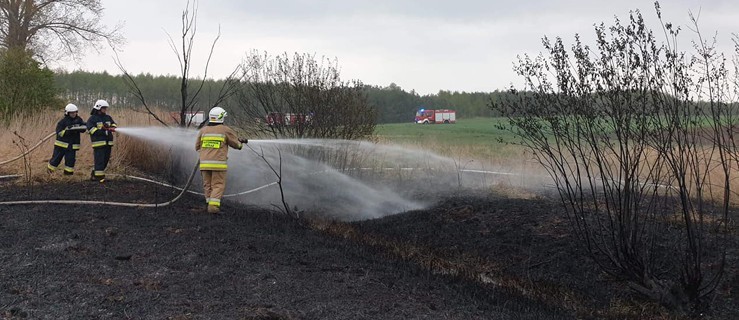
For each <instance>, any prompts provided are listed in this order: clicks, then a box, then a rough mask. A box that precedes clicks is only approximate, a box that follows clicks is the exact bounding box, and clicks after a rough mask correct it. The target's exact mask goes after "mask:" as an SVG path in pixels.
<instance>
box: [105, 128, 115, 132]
mask: <svg viewBox="0 0 739 320" xmlns="http://www.w3.org/2000/svg"><path fill="white" fill-rule="evenodd" d="M105 130H108V131H110V132H115V127H107V128H105Z"/></svg>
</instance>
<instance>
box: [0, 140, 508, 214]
mask: <svg viewBox="0 0 739 320" xmlns="http://www.w3.org/2000/svg"><path fill="white" fill-rule="evenodd" d="M116 131H117V132H119V133H121V134H125V135H127V136H130V137H132V138H136V139H140V140H145V141H147V142H148V143H152V144H157V145H160V146H165V147H168V148H169V149H170V152H171V155H173V156H175V159H176V160H177V161H179V163H180V167H186V168H189V167H190V165H191V164H192V163H194V162H197V159H198V155H197V152H196V151H195V149H194V143H193V142H194V141H195V139H196V135H197V131H195V130H192V129H184V128H164V127H139V128H136V127H126V128H118V129H117V130H116ZM53 136H54V134H53V133H52V134H50V135H49V136H47V137H45V138H44V140H42V141H40V142H39V143H37V144H36V145H34V147H33V148H31V149H29V150H28V151H27V152H26V153H29V152H31V151H33V150H34V149H36V148H38V147H39V146H40V145H41V144H42V143H43V142H44V141H46V140H48V139H49V138H51V137H53ZM247 146H248V147H249V148H248V150H247V149H246V148H245V149H244V150H242V151H237V150H232V151H231V152H229V170H228V176H229V177H228V179H227V181H228V182H227V188H228V189H230V190H231V192H230V193H227V194H226V195H224V198H233V199H235V200H236V201H239V202H243V203H248V204H252V205H257V206H262V207H270V206H275V205H276V204H277V203H280V202H279V196H286V199H287V202H288V203H289V205H290V206H291V207H298V208H300V209H301V210H311V211H314V212H320V213H324V214H326V215H328V216H331V217H334V218H337V219H341V220H359V219H368V218H378V217H382V216H385V215H389V214H394V213H398V212H404V211H408V210H415V209H422V208H425V207H427V206H428V205H430V204H431V203H429V202H428V201H417V200H410V199H408V198H407V197H406V196H411V197H413V196H414V195H413V194H410V193H412V192H414V190H415V192H417V193H420V194H424V195H426V194H430V193H431V194H433V193H439V192H440V190H442V193H443V190H452V189H454V188H456V186H457V185H458V184H459V186H458V187H461V186H462V183H461V176H460V174H461V173H467V174H477V175H480V174H482V175H487V174H493V175H500V176H506V175H510V176H514V175H516V176H517V175H519V174H517V173H513V172H509V171H491V170H477V169H466V168H459V165H458V164H457V163H456V162H455V161H454V160H452V159H450V158H446V157H442V156H440V155H437V154H435V153H433V152H428V151H423V150H416V149H409V148H406V147H401V146H396V145H379V144H375V143H371V142H367V141H349V140H335V139H254V140H249V144H248V145H247ZM23 155H25V154H23ZM23 155H20V156H18V157H16V158H14V159H11V160H8V161H3V162H1V163H0V164H5V163H9V162H12V161H14V160H17V159H19V158H21V157H22V156H23ZM261 156H263V159H260V157H261ZM331 162H335V163H334V165H333V166H332V165H331ZM368 162H369V164H370V166H367V164H368ZM277 163H279V164H280V165H281V166H282V169H281V170H282V172H281V180H282V186H281V187H283V188H284V194H280V193H281V192H280V191H277V190H276V189H271V187H274V186H277V185H278V182H276V181H275V179H276V178H277V177H276V176H275V174H274V173H273V172H272V171H271V170H269V168H268V167H269V165H270V164H277ZM195 172H197V166H196V167H195V168H194V169H193V171H192V172H191V173H190V175H189V177H188V179H187V183H186V185H185V186H184V187H176V186H173V185H170V184H166V183H162V182H158V181H155V180H151V179H147V178H141V177H135V176H126V175H119V176H122V177H124V178H129V179H134V180H140V181H146V182H149V183H155V184H159V185H163V186H167V187H172V188H175V189H178V190H180V191H181V192H180V194H178V195H177V197H176V198H174V199H172V200H170V201H168V202H164V203H159V204H140V203H137V204H127V203H117V202H97V201H73V200H48V201H47V200H39V201H14V202H5V203H3V202H0V205H3V204H7V205H11V204H39V203H44V204H50V203H51V204H108V205H121V206H131V207H159V206H165V205H169V204H171V203H173V202H174V201H177V200H178V199H179V198H180V197H181V196H182V195H183V194H184V193H185V192H188V193H191V194H196V195H203V193H201V192H196V191H192V190H188V189H189V187H190V186H191V184H192V183H193V182H194V181H196V180H198V179H199V176H198V175H196V174H195ZM389 173H390V174H391V176H387V175H388V174H389ZM350 174H351V175H353V176H355V177H352V176H350ZM359 178H362V179H364V180H365V181H363V180H360V179H359ZM367 178H370V180H372V179H375V180H377V181H375V183H374V185H372V182H369V181H366V179H367ZM388 178H391V179H395V178H397V179H398V180H399V182H398V184H399V185H398V186H396V187H395V188H392V187H389V186H388V184H387V182H388ZM465 179H467V178H465ZM467 180H470V182H474V181H472V180H473V179H467ZM476 183H478V184H479V185H480V186H486V185H487V183H486V181H484V179H483V181H482V182H480V181H478V182H476ZM234 190H242V191H234ZM269 190H272V191H269ZM398 190H403V191H404V192H399V191H398ZM424 190H425V191H424ZM275 191H277V192H275ZM404 193H405V194H406V196H403V195H402V194H404Z"/></svg>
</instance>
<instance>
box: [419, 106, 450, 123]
mask: <svg viewBox="0 0 739 320" xmlns="http://www.w3.org/2000/svg"><path fill="white" fill-rule="evenodd" d="M456 122H457V112H456V111H454V110H449V109H436V110H426V109H420V110H418V112H416V123H420V124H432V123H456Z"/></svg>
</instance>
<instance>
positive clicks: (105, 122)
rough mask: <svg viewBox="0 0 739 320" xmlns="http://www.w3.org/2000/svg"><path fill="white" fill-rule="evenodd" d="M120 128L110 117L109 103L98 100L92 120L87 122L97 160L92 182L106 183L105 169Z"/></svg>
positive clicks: (91, 178) (92, 113)
mask: <svg viewBox="0 0 739 320" xmlns="http://www.w3.org/2000/svg"><path fill="white" fill-rule="evenodd" d="M117 127H118V126H117V125H116V123H115V121H113V118H112V117H111V116H109V115H108V102H107V101H105V100H98V101H96V102H95V106H93V107H92V110H91V111H90V119H88V120H87V132H89V133H90V139H91V140H92V154H93V156H94V158H95V166H94V168H93V170H92V172H91V173H90V180H93V181H100V182H105V168H106V167H108V161H110V153H111V151H112V150H113V132H115V129H116V128H117Z"/></svg>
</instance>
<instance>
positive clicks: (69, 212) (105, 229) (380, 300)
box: [0, 180, 739, 319]
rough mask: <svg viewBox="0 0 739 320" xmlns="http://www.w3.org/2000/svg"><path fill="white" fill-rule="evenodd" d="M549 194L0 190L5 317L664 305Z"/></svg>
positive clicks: (604, 312) (500, 312)
mask: <svg viewBox="0 0 739 320" xmlns="http://www.w3.org/2000/svg"><path fill="white" fill-rule="evenodd" d="M175 194H176V192H175V190H169V189H165V188H163V187H156V186H154V185H151V184H147V183H144V182H132V181H123V180H113V181H109V182H107V183H105V184H99V183H96V182H80V181H70V182H68V183H65V184H59V183H57V184H53V185H43V186H42V185H38V184H37V186H35V187H26V186H23V185H18V184H11V183H10V182H0V201H13V200H31V199H32V200H38V199H84V200H96V201H116V202H136V203H153V202H164V201H167V200H169V199H170V198H172V197H173V196H174V195H175ZM558 208H559V205H558V204H557V203H556V202H554V201H553V200H547V199H533V200H531V199H529V200H524V199H509V198H505V197H499V196H490V195H486V196H484V197H481V196H470V195H456V196H450V197H448V198H447V199H443V200H442V201H441V202H440V203H438V204H437V205H435V206H433V207H432V208H430V209H428V210H422V211H413V212H408V213H404V214H399V215H395V216H390V217H386V218H383V219H378V220H372V221H365V222H357V223H352V224H344V223H331V222H320V221H318V220H307V219H306V220H302V221H300V222H296V221H294V220H291V219H288V218H285V217H283V216H281V215H280V214H279V213H276V212H273V211H270V210H267V209H263V208H253V207H246V206H241V205H238V204H235V203H233V202H226V203H225V204H224V208H223V212H222V213H221V214H219V215H210V214H207V213H205V212H204V203H203V201H202V199H201V198H199V197H197V196H191V195H186V196H185V197H184V198H183V199H182V200H180V201H178V202H176V203H175V204H174V205H172V206H168V207H160V208H126V207H115V206H107V205H46V204H44V205H19V206H6V205H0V318H10V319H15V318H29V319H38V318H41V319H572V318H609V317H613V315H616V317H617V318H644V317H645V315H646V316H665V315H667V317H672V316H671V315H669V314H666V313H664V311H663V310H661V309H660V308H659V307H658V306H651V305H649V304H646V303H645V302H643V301H640V300H639V298H638V297H633V296H632V295H631V294H629V293H628V291H627V290H625V289H624V287H623V285H622V284H620V283H619V282H617V281H614V280H613V279H608V278H607V277H605V276H604V275H602V274H600V273H599V272H598V269H597V268H596V267H595V266H594V265H592V263H591V262H590V261H589V260H588V259H587V258H585V255H584V252H582V251H581V249H579V246H578V245H577V243H576V240H575V239H574V238H573V237H572V236H571V235H570V233H569V230H568V229H567V224H566V221H565V218H564V216H563V214H562V212H561V211H560V210H559V209H558ZM730 258H731V261H730V263H733V265H732V267H730V268H729V273H728V274H727V277H726V281H725V282H724V285H722V287H721V288H720V290H719V294H718V295H717V298H716V299H715V303H714V305H716V306H717V307H715V308H714V309H715V310H714V311H712V312H711V313H710V314H708V315H707V316H706V318H715V319H722V318H726V319H731V318H739V312H737V310H736V309H737V307H736V301H737V300H738V299H739V294H738V293H737V292H738V291H739V290H737V287H738V286H739V284H738V283H737V281H738V280H737V273H736V267H735V266H736V263H737V260H736V252H735V251H732V255H730ZM730 265H731V264H730ZM645 305H646V306H647V307H645Z"/></svg>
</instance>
